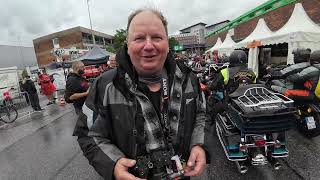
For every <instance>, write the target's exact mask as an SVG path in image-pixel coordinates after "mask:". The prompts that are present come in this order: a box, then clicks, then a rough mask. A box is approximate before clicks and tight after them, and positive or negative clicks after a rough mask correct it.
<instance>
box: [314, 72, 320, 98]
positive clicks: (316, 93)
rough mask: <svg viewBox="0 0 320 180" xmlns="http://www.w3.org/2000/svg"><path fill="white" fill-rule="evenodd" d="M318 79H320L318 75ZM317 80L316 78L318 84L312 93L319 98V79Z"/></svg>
mask: <svg viewBox="0 0 320 180" xmlns="http://www.w3.org/2000/svg"><path fill="white" fill-rule="evenodd" d="M319 80H320V77H319ZM319 80H318V84H317V87H316V90H315V91H314V93H315V95H316V96H317V98H319V99H320V81H319Z"/></svg>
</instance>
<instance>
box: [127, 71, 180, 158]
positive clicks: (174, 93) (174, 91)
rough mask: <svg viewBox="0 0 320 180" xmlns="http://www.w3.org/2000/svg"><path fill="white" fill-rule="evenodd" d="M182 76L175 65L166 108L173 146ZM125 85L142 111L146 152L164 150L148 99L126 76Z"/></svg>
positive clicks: (163, 141) (158, 125)
mask: <svg viewBox="0 0 320 180" xmlns="http://www.w3.org/2000/svg"><path fill="white" fill-rule="evenodd" d="M184 78H185V76H184V74H183V73H182V72H181V70H180V69H179V67H178V66H177V65H176V72H175V76H174V80H173V83H172V87H170V98H169V107H168V115H169V118H168V121H169V126H170V133H171V138H172V143H173V144H175V143H176V140H177V134H178V127H179V120H180V109H181V101H182V83H183V81H184ZM125 81H126V85H127V86H128V88H129V91H130V92H131V93H132V94H133V95H134V96H135V98H136V99H137V101H138V102H139V104H140V106H141V110H142V115H143V117H144V119H145V122H144V131H145V134H146V150H147V152H150V151H152V150H155V149H159V148H166V143H165V138H166V137H165V135H164V132H163V130H162V126H161V124H160V119H159V117H158V116H157V112H156V110H155V108H154V107H153V105H152V103H151V101H150V100H149V99H148V97H147V96H146V95H145V94H143V93H142V92H141V91H140V90H138V89H137V84H135V83H133V81H132V80H131V78H130V77H129V75H128V74H126V75H125Z"/></svg>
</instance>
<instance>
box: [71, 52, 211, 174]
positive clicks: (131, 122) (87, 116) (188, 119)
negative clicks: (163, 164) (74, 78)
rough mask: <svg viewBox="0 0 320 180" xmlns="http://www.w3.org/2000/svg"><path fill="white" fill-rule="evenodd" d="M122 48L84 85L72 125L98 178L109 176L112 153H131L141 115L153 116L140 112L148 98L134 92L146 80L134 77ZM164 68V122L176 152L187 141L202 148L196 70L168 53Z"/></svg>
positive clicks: (183, 150) (139, 135)
mask: <svg viewBox="0 0 320 180" xmlns="http://www.w3.org/2000/svg"><path fill="white" fill-rule="evenodd" d="M126 52H127V50H126V48H124V49H123V50H122V51H121V52H120V53H119V54H117V60H118V63H119V67H118V68H117V69H114V70H110V71H107V72H105V73H104V74H103V75H102V76H101V77H99V78H98V79H97V80H96V81H95V82H94V84H93V86H92V87H91V88H90V94H89V96H88V98H87V100H86V103H85V105H84V107H83V114H81V115H80V117H79V120H78V122H77V125H76V128H75V131H74V135H76V136H78V142H79V145H80V147H81V149H82V150H83V153H84V155H85V156H86V157H87V159H88V160H89V163H90V164H91V165H92V166H93V167H94V168H95V170H96V171H97V172H98V173H99V174H100V175H101V176H102V177H103V178H104V179H113V178H114V177H113V169H114V166H115V164H116V162H117V160H118V159H120V158H122V157H127V158H134V157H135V156H136V155H137V152H136V148H135V147H136V145H137V144H138V145H141V143H142V144H143V142H144V141H143V140H144V139H145V136H146V135H145V133H144V127H145V119H146V118H150V117H152V116H153V114H152V112H151V111H150V112H148V113H145V112H144V111H147V110H146V109H145V108H144V107H145V106H146V105H150V104H151V102H150V101H145V102H141V101H139V100H138V98H137V96H136V95H135V93H136V92H139V93H141V92H143V88H146V86H145V87H144V86H143V85H141V84H140V83H137V81H136V79H137V77H136V76H137V75H136V73H135V72H134V70H133V68H132V64H131V61H130V58H129V56H128V54H127V53H126ZM165 68H166V70H167V72H168V78H169V85H170V91H169V92H171V93H170V102H169V103H171V105H170V106H169V113H168V115H169V119H170V121H172V122H173V123H170V125H171V126H172V127H173V129H175V127H176V129H175V130H176V131H175V136H174V147H175V151H176V154H179V155H182V157H183V158H184V159H186V160H188V158H189V151H190V149H191V147H192V146H193V145H197V144H201V145H203V146H204V149H205V150H206V141H207V136H206V133H205V131H206V129H209V128H206V127H207V124H208V122H207V118H206V116H205V109H206V107H205V106H206V104H205V99H204V95H203V93H202V92H201V91H200V88H199V82H198V80H197V78H196V76H195V75H194V74H193V73H192V72H191V71H190V69H189V68H187V67H185V66H184V65H183V64H176V62H175V61H174V60H173V58H172V56H171V54H170V53H169V54H168V57H167V60H166V62H165ZM151 106H152V104H151ZM150 113H151V114H150ZM135 128H136V129H137V132H136V131H134V129H135ZM139 147H140V148H141V147H143V146H139ZM140 152H143V151H140ZM207 158H208V157H207Z"/></svg>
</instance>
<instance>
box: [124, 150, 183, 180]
mask: <svg viewBox="0 0 320 180" xmlns="http://www.w3.org/2000/svg"><path fill="white" fill-rule="evenodd" d="M136 161H137V162H136V165H135V166H134V167H133V168H131V169H130V172H131V173H132V174H133V175H135V176H136V177H139V178H144V179H152V180H170V179H175V178H177V177H183V174H184V170H183V163H184V161H183V160H181V158H180V157H179V156H178V155H173V153H172V152H171V151H165V150H157V151H153V152H152V153H150V154H148V155H146V156H139V157H137V158H136Z"/></svg>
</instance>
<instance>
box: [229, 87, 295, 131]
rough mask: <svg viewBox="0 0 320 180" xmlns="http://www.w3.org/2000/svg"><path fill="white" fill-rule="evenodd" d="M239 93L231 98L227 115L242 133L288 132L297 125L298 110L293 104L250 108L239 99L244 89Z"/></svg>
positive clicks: (274, 104) (276, 103) (272, 104)
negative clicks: (296, 114) (296, 115)
mask: <svg viewBox="0 0 320 180" xmlns="http://www.w3.org/2000/svg"><path fill="white" fill-rule="evenodd" d="M252 87H253V86H252ZM247 88H248V87H247ZM244 89H245V88H244ZM237 91H238V92H236V93H234V94H233V95H231V96H230V97H231V103H230V104H229V105H228V106H229V107H228V108H227V110H226V113H227V114H228V115H229V116H230V120H232V121H233V123H234V124H235V126H236V127H237V128H239V130H240V131H242V132H244V133H254V134H263V133H273V132H282V131H287V130H289V129H291V128H292V127H293V126H294V125H295V120H296V118H295V115H294V113H295V112H296V109H295V107H294V106H293V104H291V103H289V104H286V103H282V102H275V103H271V104H267V105H257V106H252V107H248V106H246V105H245V104H244V103H243V100H241V98H238V97H240V94H243V89H241V88H240V89H239V90H237ZM241 91H242V92H241ZM249 98H251V97H249Z"/></svg>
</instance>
